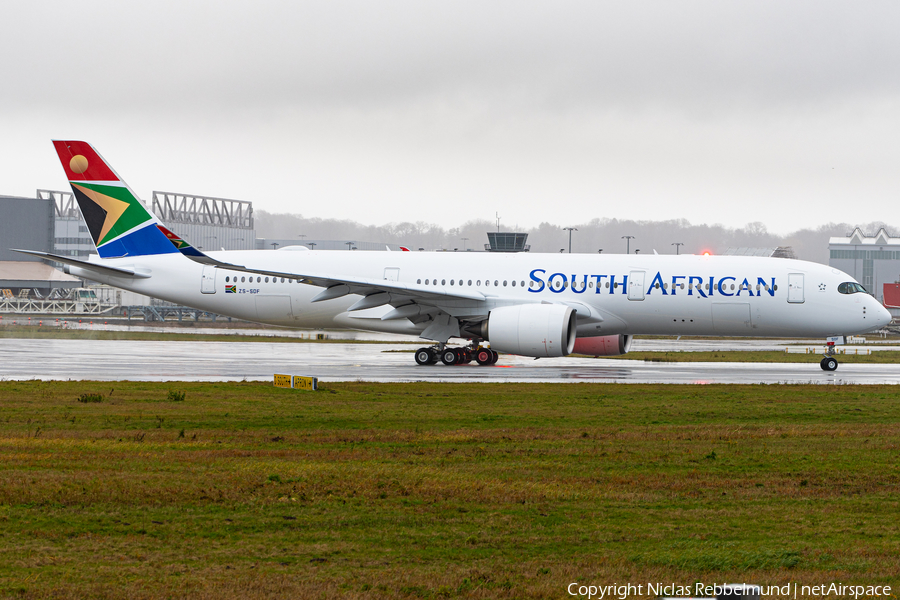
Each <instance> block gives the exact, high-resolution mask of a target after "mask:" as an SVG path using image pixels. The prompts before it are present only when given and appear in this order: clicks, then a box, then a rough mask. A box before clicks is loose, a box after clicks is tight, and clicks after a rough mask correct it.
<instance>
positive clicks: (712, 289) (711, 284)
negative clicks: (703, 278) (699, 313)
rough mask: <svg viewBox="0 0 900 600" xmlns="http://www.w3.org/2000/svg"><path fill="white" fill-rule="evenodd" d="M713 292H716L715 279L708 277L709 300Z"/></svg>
mask: <svg viewBox="0 0 900 600" xmlns="http://www.w3.org/2000/svg"><path fill="white" fill-rule="evenodd" d="M715 291H716V278H715V277H710V278H709V296H710V298H712V295H713V292H715Z"/></svg>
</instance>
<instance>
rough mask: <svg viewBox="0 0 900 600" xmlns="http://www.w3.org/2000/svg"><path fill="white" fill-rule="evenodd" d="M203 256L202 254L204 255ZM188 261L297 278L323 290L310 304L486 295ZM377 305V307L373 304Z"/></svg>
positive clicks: (464, 297) (216, 261) (385, 280)
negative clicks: (354, 298)
mask: <svg viewBox="0 0 900 600" xmlns="http://www.w3.org/2000/svg"><path fill="white" fill-rule="evenodd" d="M204 256H205V255H204ZM188 258H191V260H195V261H196V262H199V263H202V264H205V265H215V266H217V267H220V268H222V269H228V270H231V271H240V272H243V273H253V274H254V275H265V276H269V277H284V278H286V279H298V280H299V281H300V282H301V283H306V284H309V285H315V286H319V287H322V288H325V289H324V290H322V292H321V293H319V294H318V295H317V296H315V297H314V298H313V299H312V301H313V302H321V301H323V300H331V299H332V298H340V297H341V296H346V295H347V294H360V295H363V296H371V295H372V294H376V293H380V292H385V293H390V294H393V295H396V296H404V297H409V298H416V299H423V300H424V299H428V300H433V301H440V300H448V299H456V300H470V301H471V300H475V301H481V300H484V299H485V295H484V294H482V293H480V292H474V291H464V290H453V291H452V292H451V291H448V290H438V289H434V288H432V287H429V286H425V285H421V284H418V285H417V284H410V283H403V282H400V281H391V280H389V279H365V278H362V277H335V276H333V275H321V274H315V273H294V272H287V271H271V270H268V269H258V268H255V267H252V266H249V267H248V266H244V265H236V264H232V263H227V262H222V261H220V260H215V259H213V258H211V257H209V256H205V258H206V260H202V259H195V258H192V257H190V256H188ZM383 304H388V303H387V302H384V303H383ZM374 306H379V305H377V304H376V305H374ZM362 308H369V307H358V308H353V307H351V308H350V310H361V309H362Z"/></svg>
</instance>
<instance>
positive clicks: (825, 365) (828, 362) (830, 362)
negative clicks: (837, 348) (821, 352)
mask: <svg viewBox="0 0 900 600" xmlns="http://www.w3.org/2000/svg"><path fill="white" fill-rule="evenodd" d="M819 365H820V366H821V367H822V370H823V371H837V368H838V361H836V360H835V359H833V358H832V357H830V356H826V357H825V358H823V359H822V362H820V363H819Z"/></svg>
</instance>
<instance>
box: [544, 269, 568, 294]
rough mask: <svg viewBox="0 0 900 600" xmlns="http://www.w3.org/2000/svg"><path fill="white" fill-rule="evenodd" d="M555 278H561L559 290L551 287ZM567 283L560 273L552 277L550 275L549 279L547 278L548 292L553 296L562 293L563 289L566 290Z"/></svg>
mask: <svg viewBox="0 0 900 600" xmlns="http://www.w3.org/2000/svg"><path fill="white" fill-rule="evenodd" d="M557 276H559V277H562V285H561V286H560V287H559V289H556V288H555V287H554V286H553V278H554V277H557ZM568 283H569V280H568V279H566V276H565V275H563V274H562V273H554V274H553V275H551V276H550V277H548V278H547V286H548V287H549V288H550V291H551V292H553V293H554V294H560V293H562V291H563V290H564V289H566V287H567V284H568Z"/></svg>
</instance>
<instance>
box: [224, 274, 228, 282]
mask: <svg viewBox="0 0 900 600" xmlns="http://www.w3.org/2000/svg"><path fill="white" fill-rule="evenodd" d="M225 283H228V276H227V275H226V276H225Z"/></svg>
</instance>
